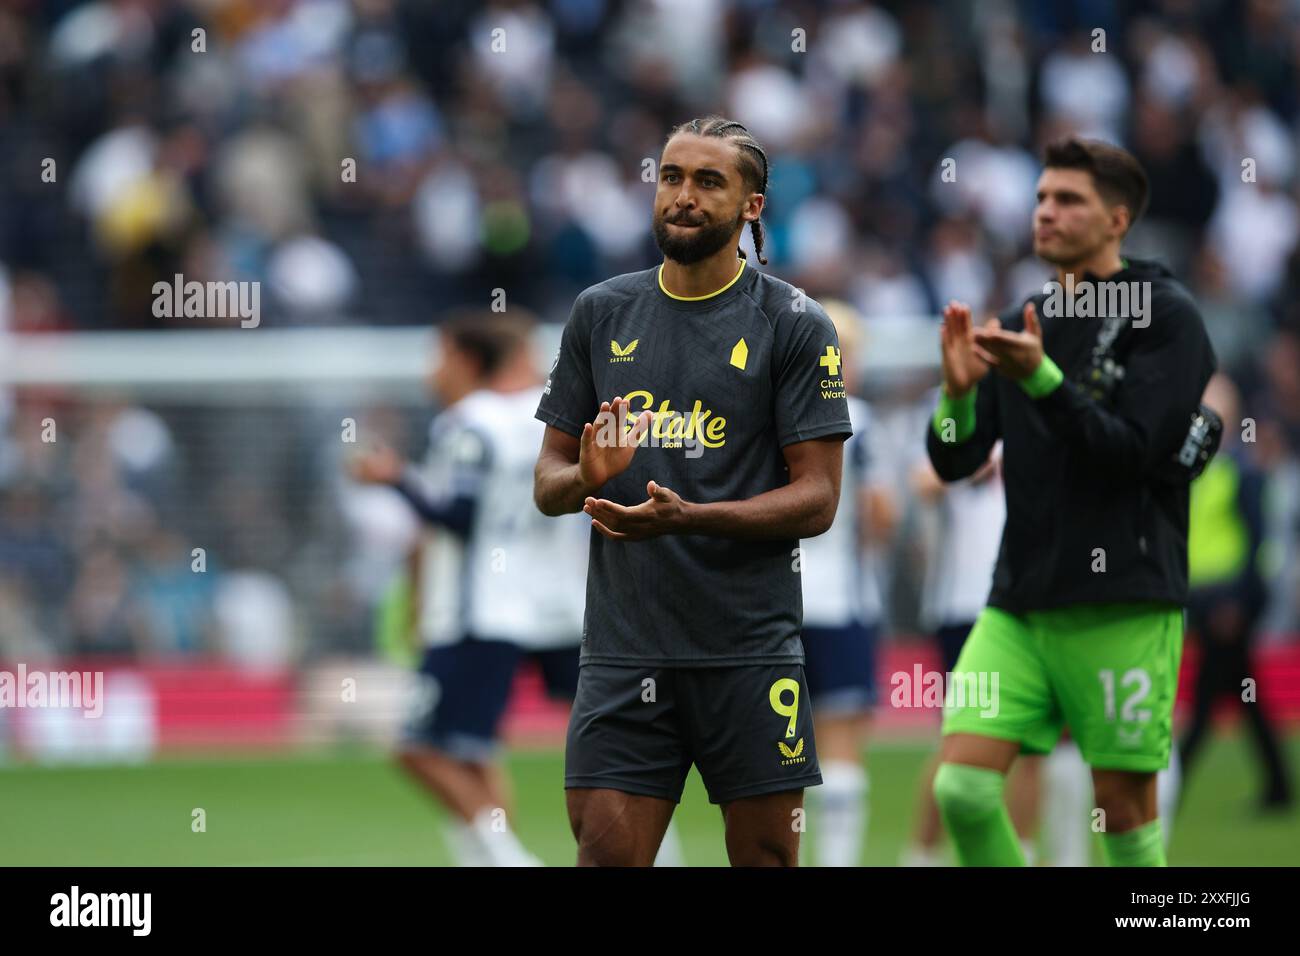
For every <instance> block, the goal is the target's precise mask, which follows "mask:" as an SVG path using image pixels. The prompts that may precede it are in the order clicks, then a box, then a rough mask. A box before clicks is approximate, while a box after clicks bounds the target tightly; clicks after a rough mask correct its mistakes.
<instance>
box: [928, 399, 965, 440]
mask: <svg viewBox="0 0 1300 956" xmlns="http://www.w3.org/2000/svg"><path fill="white" fill-rule="evenodd" d="M932 426H933V428H934V434H935V437H936V438H938V439H939V441H941V442H944V443H945V444H960V443H962V442H964V441H965V440H966V439H967V438H970V436H971V435H973V434H975V389H971V390H970V391H969V392H967V393H966V394H965V395H963V396H962V397H961V398H951V397H949V396H948V393H947V392H942V391H941V392H940V394H939V407H938V408H936V409H935V410H934V419H933V422H932Z"/></svg>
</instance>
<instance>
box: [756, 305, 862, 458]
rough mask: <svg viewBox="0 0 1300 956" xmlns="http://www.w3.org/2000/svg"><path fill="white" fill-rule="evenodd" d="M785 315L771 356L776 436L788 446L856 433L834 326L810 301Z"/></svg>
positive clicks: (779, 323)
mask: <svg viewBox="0 0 1300 956" xmlns="http://www.w3.org/2000/svg"><path fill="white" fill-rule="evenodd" d="M804 301H805V302H806V303H807V308H806V309H805V310H804V311H802V312H795V311H791V312H790V313H788V314H787V315H784V316H782V317H781V318H780V319H779V320H778V322H777V327H776V341H775V343H774V349H773V356H772V360H773V362H774V364H775V375H776V402H775V404H776V434H777V441H778V443H779V444H780V445H781V447H782V448H784V447H785V446H786V445H792V444H794V443H795V442H801V441H808V440H810V439H813V438H821V437H823V436H826V435H843V436H845V437H848V436H849V435H852V434H853V426H852V424H851V423H850V420H849V404H848V398H847V393H846V391H845V388H844V376H843V373H842V369H841V367H840V342H839V338H838V337H837V336H836V335H835V326H834V325H833V324H832V323H831V320H830V318H828V317H827V315H826V313H825V312H824V311H823V310H822V307H821V306H820V305H818V304H817V303H816V302H814V301H813V300H812V299H805V300H804Z"/></svg>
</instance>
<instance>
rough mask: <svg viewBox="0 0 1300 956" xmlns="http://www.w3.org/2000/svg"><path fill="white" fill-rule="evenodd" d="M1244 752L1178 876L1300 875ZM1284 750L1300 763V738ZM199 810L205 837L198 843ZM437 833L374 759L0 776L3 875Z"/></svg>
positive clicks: (887, 817) (882, 793) (219, 858)
mask: <svg viewBox="0 0 1300 956" xmlns="http://www.w3.org/2000/svg"><path fill="white" fill-rule="evenodd" d="M1248 747H1249V744H1248V743H1247V742H1246V741H1245V740H1244V739H1241V738H1238V737H1235V736H1228V737H1220V738H1217V739H1215V740H1214V741H1212V742H1211V743H1210V744H1209V745H1208V746H1207V747H1206V750H1205V754H1204V758H1203V762H1202V763H1200V764H1199V765H1198V766H1197V768H1196V775H1195V777H1194V778H1193V779H1192V781H1191V784H1190V787H1189V789H1188V790H1186V791H1185V793H1184V806H1183V809H1182V814H1181V816H1180V818H1179V820H1178V824H1177V827H1176V829H1175V833H1174V839H1173V845H1172V847H1171V849H1170V863H1171V865H1176V866H1223V865H1247V866H1252V865H1287V864H1289V865H1294V864H1296V863H1300V814H1297V813H1294V812H1292V813H1291V814H1289V815H1287V816H1276V815H1275V816H1270V817H1258V816H1256V815H1255V814H1254V812H1253V801H1254V798H1255V795H1256V789H1257V783H1258V776H1257V771H1256V768H1255V767H1254V766H1253V763H1252V761H1251V754H1250V753H1249V751H1248ZM1289 749H1290V753H1291V758H1292V765H1293V766H1296V765H1300V736H1297V735H1294V734H1293V735H1292V736H1291V738H1290V740H1289ZM928 753H929V749H928V746H927V745H924V744H921V743H915V744H902V743H888V744H883V743H882V744H880V745H878V746H875V747H873V748H871V750H870V752H869V767H870V770H871V785H872V786H871V789H872V801H871V819H870V830H869V834H868V845H867V852H866V858H865V860H864V862H865V863H867V864H869V865H886V866H888V865H893V864H894V863H895V861H896V860H897V859H898V855H899V851H900V849H901V848H902V845H903V842H904V840H905V839H906V837H907V834H908V832H909V830H910V827H911V821H912V798H913V795H914V792H915V786H916V779H917V774H918V772H919V770H920V768H921V766H922V764H923V762H924V761H925V759H926V756H927V754H928ZM509 766H510V771H511V773H512V774H513V777H514V782H515V804H516V808H515V812H514V817H513V820H514V826H515V829H516V831H517V832H518V833H519V835H520V837H521V838H522V840H523V841H524V843H525V844H526V845H527V846H528V847H529V848H530V849H531V850H532V851H533V852H534V853H536V854H538V855H539V856H541V857H542V859H544V860H545V861H546V862H547V864H549V865H553V866H564V865H570V864H571V863H572V862H573V857H574V846H573V839H572V837H571V836H570V834H569V829H568V824H567V821H566V819H565V815H564V794H563V790H562V784H561V774H562V767H563V756H562V754H561V753H559V752H558V751H553V750H548V751H532V752H518V753H515V754H513V755H512V756H511V757H510V758H509ZM196 808H202V809H203V810H204V812H205V814H206V824H207V829H206V832H203V833H195V832H193V831H192V829H191V821H192V819H193V816H192V814H193V811H194V810H195V809H196ZM438 819H439V811H437V810H435V809H434V807H433V805H432V804H431V802H430V801H428V800H427V799H426V798H425V797H424V795H423V794H422V793H420V792H419V791H418V790H416V789H415V787H414V786H412V785H411V784H409V783H408V782H407V781H406V780H405V778H403V777H402V776H401V775H400V773H399V772H398V771H397V770H396V769H394V768H393V767H392V766H391V764H390V763H389V762H388V761H387V760H386V759H385V758H384V756H383V755H382V754H376V753H373V752H369V751H333V752H329V753H321V754H310V755H297V756H292V757H287V756H284V755H276V756H265V757H247V756H239V757H231V758H222V759H214V758H211V757H205V758H202V759H183V758H173V759H165V760H161V761H159V762H156V763H151V764H147V765H143V766H138V767H64V768H39V767H31V766H23V765H11V766H7V767H3V768H0V865H9V866H13V865H54V866H58V865H69V866H97V865H128V866H176V865H182V866H184V865H202V866H208V865H217V866H221V865H289V866H296V865H303V866H312V865H324V866H350V865H444V864H447V863H449V859H448V857H447V854H446V852H445V850H444V848H443V844H442V839H441V835H440V828H439V826H438ZM675 819H676V820H677V825H678V828H679V833H680V835H681V839H682V843H683V847H684V851H685V855H686V861H687V863H688V864H690V865H693V866H711V865H725V864H726V855H725V852H724V849H723V844H722V822H721V818H720V816H719V813H718V809H717V808H716V807H714V806H712V805H710V804H709V803H708V801H707V799H706V797H705V794H704V789H703V786H702V785H701V784H700V780H699V777H698V776H696V775H695V774H694V773H692V775H691V778H690V781H689V782H688V784H687V790H686V794H685V796H684V797H683V800H682V805H681V807H680V808H679V809H678V811H677V814H676V817H675ZM812 825H815V822H814V821H810V826H812Z"/></svg>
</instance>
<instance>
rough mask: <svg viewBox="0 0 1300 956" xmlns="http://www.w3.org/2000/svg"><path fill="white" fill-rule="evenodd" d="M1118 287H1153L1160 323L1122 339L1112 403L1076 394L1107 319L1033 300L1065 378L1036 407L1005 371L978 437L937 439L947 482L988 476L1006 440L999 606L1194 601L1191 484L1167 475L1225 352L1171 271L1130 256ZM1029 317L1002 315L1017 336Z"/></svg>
mask: <svg viewBox="0 0 1300 956" xmlns="http://www.w3.org/2000/svg"><path fill="white" fill-rule="evenodd" d="M1085 278H1089V279H1091V278H1093V277H1091V276H1088V277H1085ZM1106 281H1108V282H1150V283H1151V285H1150V287H1149V288H1150V299H1149V308H1150V312H1149V314H1148V316H1147V319H1148V320H1149V323H1150V324H1149V325H1148V326H1147V327H1145V328H1138V327H1135V326H1134V325H1133V323H1131V322H1130V323H1126V324H1125V325H1124V326H1123V328H1122V329H1121V331H1120V332H1119V334H1118V336H1117V337H1116V338H1115V340H1114V345H1113V349H1114V354H1115V357H1116V359H1117V360H1118V362H1119V364H1121V365H1122V366H1124V369H1125V377H1124V379H1123V381H1122V382H1120V384H1119V385H1118V387H1117V388H1116V389H1115V391H1114V392H1113V393H1112V395H1111V396H1110V398H1109V399H1108V400H1105V401H1097V400H1094V399H1093V398H1091V397H1090V396H1089V395H1088V394H1086V393H1085V391H1084V389H1082V388H1081V387H1080V386H1079V385H1077V384H1076V382H1078V381H1079V380H1080V379H1081V377H1082V376H1083V374H1084V373H1085V372H1086V371H1087V370H1088V369H1089V368H1090V366H1091V361H1090V357H1091V354H1092V350H1093V347H1094V346H1095V345H1096V343H1097V337H1098V332H1099V331H1100V329H1101V326H1102V324H1103V323H1102V320H1101V319H1098V318H1078V317H1073V316H1069V317H1067V316H1065V315H1059V314H1058V315H1056V316H1054V317H1050V316H1045V315H1044V309H1043V302H1044V299H1045V298H1046V296H1045V295H1044V294H1042V293H1040V294H1039V295H1036V296H1034V297H1033V298H1032V301H1033V302H1034V304H1035V307H1036V309H1037V311H1038V318H1039V322H1040V324H1041V326H1042V329H1043V344H1044V350H1045V351H1046V353H1047V354H1048V355H1049V356H1051V358H1052V360H1053V361H1055V362H1056V364H1057V365H1058V366H1060V369H1061V371H1062V372H1063V373H1064V374H1065V381H1064V382H1062V383H1061V384H1060V386H1058V387H1057V389H1056V390H1055V391H1053V392H1051V393H1050V394H1048V395H1047V396H1045V397H1043V398H1041V399H1037V400H1035V399H1031V398H1030V397H1029V395H1028V394H1026V393H1025V391H1024V390H1023V389H1022V388H1021V386H1020V385H1019V384H1018V383H1016V382H1013V381H1011V380H1009V379H1007V378H1006V377H1005V376H1003V375H1000V374H998V372H997V371H996V370H991V371H990V372H989V374H988V375H987V376H986V377H985V379H984V380H983V381H981V382H980V384H979V386H978V390H977V394H976V400H975V405H976V420H975V432H974V434H973V435H971V436H970V437H969V438H967V440H966V441H964V442H961V443H957V444H953V443H944V442H942V441H940V440H939V437H938V436H937V435H936V434H935V432H934V429H933V427H932V426H931V427H927V429H926V446H927V449H928V451H929V454H930V461H931V462H932V463H933V464H934V467H935V470H936V471H937V472H938V473H939V476H940V477H941V478H943V479H944V480H945V481H956V480H958V479H960V478H964V477H966V476H967V475H969V474H971V473H972V472H974V471H975V470H976V469H977V468H979V467H980V465H982V464H983V463H984V462H985V461H986V460H987V459H988V456H989V452H990V450H991V449H992V448H993V445H994V443H995V442H996V441H997V440H998V439H999V438H1000V439H1002V443H1003V452H1002V455H1003V471H1004V486H1005V489H1006V500H1007V523H1006V526H1005V527H1004V529H1003V532H1002V547H1001V550H1000V551H999V553H998V562H997V568H996V570H995V571H994V575H993V589H992V592H991V593H990V595H989V601H988V603H989V604H990V605H991V606H993V607H999V608H1002V609H1004V610H1007V611H1012V612H1016V613H1020V612H1024V611H1031V610H1044V609H1049V608H1060V607H1067V606H1069V605H1073V604H1099V603H1111V602H1121V601H1150V602H1162V603H1164V602H1167V603H1175V604H1185V603H1186V599H1187V511H1188V485H1187V484H1186V483H1185V482H1178V481H1170V480H1168V478H1166V477H1161V476H1159V475H1158V474H1157V472H1159V471H1161V470H1163V469H1166V468H1167V466H1168V464H1169V461H1170V458H1171V457H1172V456H1173V455H1174V454H1175V453H1176V452H1177V450H1178V449H1179V447H1180V446H1181V445H1182V442H1183V439H1184V437H1185V436H1186V434H1187V430H1188V426H1189V424H1190V418H1191V414H1192V412H1193V411H1195V409H1196V408H1197V405H1198V404H1199V403H1200V399H1201V395H1202V393H1203V392H1204V390H1205V385H1206V383H1207V382H1208V381H1209V379H1210V376H1211V375H1212V374H1213V373H1214V369H1215V358H1214V352H1213V350H1212V349H1211V347H1210V342H1209V338H1208V337H1207V336H1206V333H1205V326H1204V323H1203V322H1202V321H1201V316H1200V313H1199V312H1198V311H1197V309H1196V305H1195V303H1194V302H1193V301H1192V298H1191V296H1190V295H1189V293H1188V292H1187V290H1186V289H1185V288H1183V286H1182V285H1181V284H1180V283H1179V282H1177V281H1176V280H1175V279H1174V278H1173V276H1172V274H1171V273H1170V272H1169V270H1168V269H1166V268H1164V267H1163V266H1161V265H1159V264H1157V263H1154V262H1144V261H1141V260H1136V259H1129V260H1127V261H1126V263H1125V268H1123V269H1122V270H1121V271H1120V272H1118V273H1116V274H1115V275H1112V276H1108V277H1107V279H1106ZM1023 309H1024V303H1021V305H1020V306H1019V307H1018V308H1016V309H1015V310H1013V311H1012V312H1010V313H1007V314H1005V315H1003V316H1001V320H1002V325H1003V327H1004V328H1007V329H1012V330H1016V331H1019V330H1021V329H1023V328H1024V321H1023V319H1022V315H1021V313H1022V312H1023ZM1225 427H1226V428H1231V427H1233V423H1231V422H1229V423H1226V424H1225ZM1098 549H1100V550H1098ZM1103 566H1104V568H1105V570H1104V571H1101V570H1100V568H1101V567H1103ZM1094 569H1096V570H1094Z"/></svg>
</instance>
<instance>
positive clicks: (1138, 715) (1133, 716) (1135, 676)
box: [1097, 667, 1151, 724]
mask: <svg viewBox="0 0 1300 956" xmlns="http://www.w3.org/2000/svg"><path fill="white" fill-rule="evenodd" d="M1097 678H1098V679H1099V680H1100V681H1101V687H1102V692H1103V694H1104V695H1105V701H1106V719H1107V720H1110V721H1113V720H1114V719H1115V672H1114V671H1113V670H1111V669H1109V668H1108V669H1106V670H1103V671H1100V672H1098V674H1097ZM1119 685H1120V687H1121V688H1124V689H1128V688H1129V687H1130V686H1133V685H1136V686H1137V689H1136V690H1134V691H1133V693H1132V694H1130V695H1129V696H1128V697H1127V698H1126V699H1125V701H1124V705H1123V706H1122V707H1121V708H1120V713H1119V716H1120V719H1121V720H1123V721H1124V722H1125V723H1139V724H1145V723H1146V722H1147V721H1148V720H1150V719H1151V711H1150V710H1146V709H1143V710H1138V709H1137V705H1138V704H1140V703H1142V701H1144V700H1146V697H1147V694H1149V693H1150V692H1151V676H1150V675H1149V674H1148V673H1147V672H1146V669H1145V668H1142V667H1134V668H1130V669H1129V670H1126V671H1125V672H1124V676H1123V677H1121V678H1120V679H1119Z"/></svg>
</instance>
